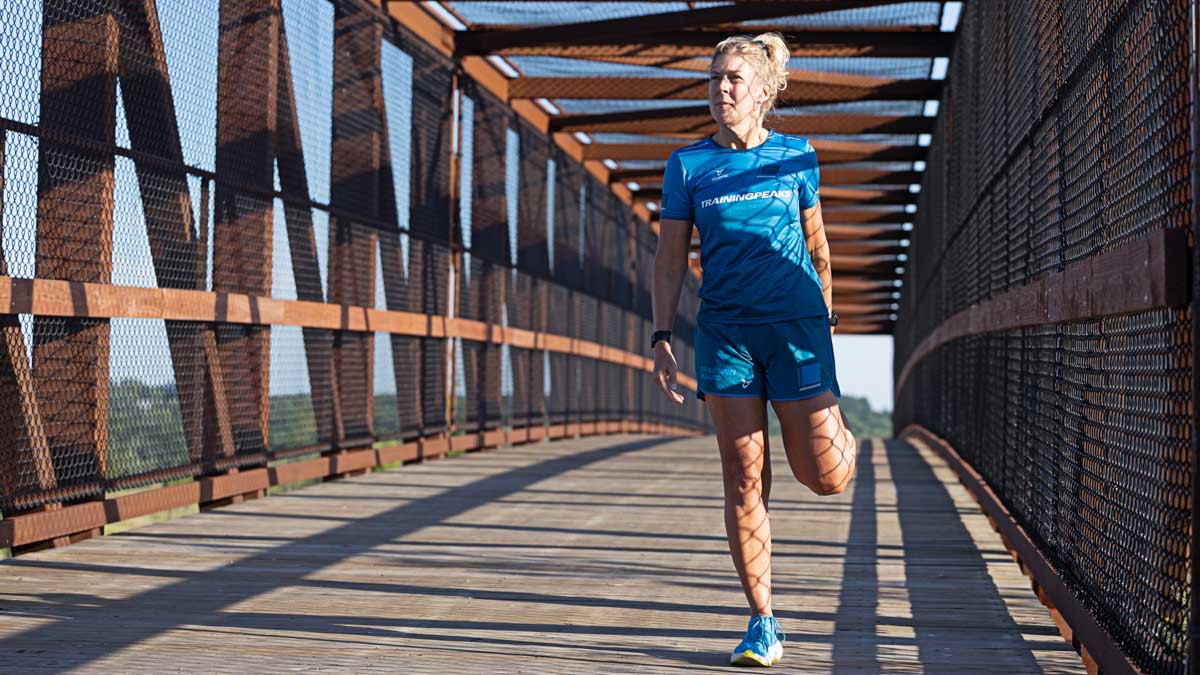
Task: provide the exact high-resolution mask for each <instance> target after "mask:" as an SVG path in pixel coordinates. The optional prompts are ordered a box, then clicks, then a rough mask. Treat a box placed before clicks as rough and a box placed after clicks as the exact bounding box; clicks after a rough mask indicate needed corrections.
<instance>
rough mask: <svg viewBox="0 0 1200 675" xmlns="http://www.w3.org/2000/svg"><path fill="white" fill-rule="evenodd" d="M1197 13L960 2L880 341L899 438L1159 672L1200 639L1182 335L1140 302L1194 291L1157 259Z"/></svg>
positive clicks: (1175, 319) (1183, 325) (1189, 372)
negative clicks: (888, 338)
mask: <svg viewBox="0 0 1200 675" xmlns="http://www.w3.org/2000/svg"><path fill="white" fill-rule="evenodd" d="M1190 4H1191V3H1190V2H1189V1H1188V0H1106V1H1104V2H1097V1H1095V0H1087V1H1086V2H1041V1H1039V0H1005V1H1002V2H1001V1H997V2H990V1H989V2H972V3H966V5H965V9H964V16H963V20H962V23H961V26H960V29H959V37H958V44H957V46H956V49H955V51H954V54H953V57H952V58H951V61H950V66H949V73H948V77H947V86H946V90H945V93H944V95H943V98H942V101H941V107H942V110H941V115H940V117H939V119H938V124H937V128H936V131H935V133H934V134H933V139H932V141H933V142H932V145H931V147H930V150H929V158H928V166H927V169H926V171H925V177H924V181H923V184H922V188H923V189H922V192H921V200H920V205H919V212H918V213H919V215H918V216H917V218H916V219H915V224H914V225H915V226H914V229H913V233H912V250H911V255H910V259H909V261H908V264H907V270H906V274H905V278H904V287H903V300H902V301H901V309H900V312H899V315H900V316H899V321H898V322H897V328H896V364H897V366H896V374H897V387H898V390H897V402H896V412H895V422H896V424H897V428H903V427H904V426H905V425H907V424H911V423H917V424H920V425H923V426H924V427H926V428H928V429H930V430H932V431H933V432H935V433H936V434H938V435H940V436H941V437H943V438H945V439H946V440H947V441H948V442H949V443H950V444H951V445H952V446H954V447H955V448H956V449H957V450H958V452H959V453H960V454H961V455H962V456H963V457H964V458H965V459H966V460H967V461H969V462H970V463H971V464H972V465H973V466H974V467H975V468H976V469H977V470H978V471H979V472H980V474H982V475H983V477H984V478H985V479H986V480H987V482H988V484H989V485H990V486H991V488H992V489H993V490H994V491H995V493H996V494H997V495H998V496H999V497H1000V499H1001V500H1002V501H1003V502H1004V503H1005V505H1006V506H1007V508H1008V509H1009V511H1011V512H1012V513H1013V515H1014V516H1015V517H1016V518H1017V519H1018V520H1019V522H1020V523H1021V525H1022V526H1023V527H1024V528H1025V529H1026V531H1027V532H1028V534H1029V535H1030V537H1031V538H1032V539H1033V540H1034V541H1035V543H1036V544H1037V545H1038V546H1039V548H1040V549H1041V551H1042V553H1043V554H1044V555H1045V556H1046V557H1047V559H1048V560H1050V561H1051V563H1052V565H1053V566H1054V567H1055V570H1056V572H1057V573H1058V574H1059V575H1060V576H1061V577H1062V578H1063V579H1064V580H1065V581H1066V582H1067V584H1068V586H1069V587H1070V588H1071V590H1072V592H1073V593H1074V594H1075V595H1076V597H1077V598H1078V599H1079V600H1080V602H1081V603H1082V605H1083V606H1084V607H1085V608H1086V609H1087V610H1088V611H1090V612H1092V613H1093V614H1094V616H1095V617H1096V619H1097V621H1098V623H1099V624H1100V625H1101V626H1102V627H1103V628H1104V629H1105V630H1107V631H1108V633H1109V635H1110V636H1111V638H1112V640H1113V641H1115V642H1116V643H1117V644H1118V645H1119V646H1120V649H1121V650H1122V651H1123V652H1124V653H1125V654H1126V655H1128V656H1129V658H1130V659H1131V660H1132V661H1133V662H1134V663H1136V664H1137V665H1138V666H1139V667H1141V668H1143V669H1144V670H1145V671H1146V672H1163V673H1181V672H1184V671H1185V669H1186V667H1187V660H1188V646H1189V630H1195V629H1194V628H1189V611H1190V608H1191V605H1192V600H1191V596H1192V589H1191V584H1190V581H1189V580H1190V576H1191V560H1190V554H1189V547H1190V537H1191V529H1192V527H1193V520H1192V508H1193V505H1192V493H1193V486H1192V464H1193V462H1194V455H1193V442H1194V439H1193V438H1192V433H1193V415H1194V409H1193V401H1194V398H1193V397H1194V391H1193V369H1194V364H1193V354H1194V348H1195V347H1194V344H1193V343H1192V316H1191V312H1190V311H1189V310H1188V309H1187V308H1186V306H1185V303H1186V298H1185V300H1184V302H1178V301H1177V300H1176V301H1173V302H1164V301H1162V300H1161V299H1159V298H1157V296H1156V295H1155V293H1152V292H1151V291H1153V290H1154V287H1153V285H1154V284H1158V285H1159V286H1162V285H1163V284H1166V285H1167V286H1171V285H1176V286H1178V285H1186V283H1187V277H1188V270H1187V269H1186V264H1185V265H1182V266H1180V265H1176V266H1170V265H1166V264H1165V263H1163V262H1162V261H1163V260H1164V259H1165V258H1164V257H1163V256H1161V255H1159V254H1156V253H1154V251H1155V250H1156V249H1155V246H1162V242H1164V241H1165V242H1175V243H1176V245H1178V246H1181V247H1182V246H1185V245H1190V237H1189V236H1187V235H1186V234H1184V233H1186V232H1187V231H1188V228H1190V227H1191V225H1192V213H1193V204H1192V198H1193V196H1192V194H1191V185H1190V181H1191V174H1190V168H1189V162H1190V161H1191V156H1192V153H1193V152H1194V151H1195V150H1194V148H1192V147H1191V140H1190V134H1191V126H1192V122H1191V115H1192V110H1191V106H1192V101H1191V92H1190V86H1191V81H1190V80H1191V77H1192V76H1193V75H1194V74H1193V75H1189V73H1191V72H1192V71H1191V69H1190V60H1191V59H1192V58H1193V53H1192V52H1193V48H1194V45H1193V43H1192V34H1191V32H1190V30H1189V25H1190V22H1191V16H1190V12H1191V7H1190ZM1170 235H1178V236H1175V237H1171V236H1170ZM1168 248H1169V246H1168ZM1167 254H1169V251H1168V252H1167ZM1167 254H1164V255H1167ZM1114 279H1116V280H1117V281H1116V282H1115V283H1114V282H1113V280H1114ZM1147 279H1153V280H1154V281H1153V282H1147V281H1145V280H1147ZM1143 283H1146V288H1147V291H1146V292H1145V293H1144V294H1143V293H1138V294H1135V293H1133V292H1131V289H1134V288H1140V284H1143ZM1135 296H1136V297H1135ZM1105 307H1108V308H1113V307H1115V308H1117V311H1110V310H1108V309H1104V308H1105ZM1055 317H1069V320H1065V321H1064V320H1058V319H1056V318H1055ZM963 326H969V327H968V328H965V329H964V328H962V327H963ZM951 333H952V334H953V335H955V336H957V337H954V338H953V339H949V338H943V337H941V336H944V335H948V334H951Z"/></svg>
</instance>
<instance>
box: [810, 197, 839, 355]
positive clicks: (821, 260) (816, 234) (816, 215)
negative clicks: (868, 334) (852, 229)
mask: <svg viewBox="0 0 1200 675" xmlns="http://www.w3.org/2000/svg"><path fill="white" fill-rule="evenodd" d="M803 217H804V242H805V244H806V245H807V246H808V256H809V257H810V258H812V263H813V268H814V269H816V271H817V276H818V277H819V278H820V279H821V295H823V296H825V309H826V312H827V313H829V314H832V313H833V269H832V268H831V267H830V265H829V240H828V239H826V238H825V221H824V219H823V218H822V217H821V202H819V201H818V202H817V203H816V204H815V205H814V206H813V207H812V208H811V209H804V214H803ZM830 332H831V333H832V332H833V328H832V327H830Z"/></svg>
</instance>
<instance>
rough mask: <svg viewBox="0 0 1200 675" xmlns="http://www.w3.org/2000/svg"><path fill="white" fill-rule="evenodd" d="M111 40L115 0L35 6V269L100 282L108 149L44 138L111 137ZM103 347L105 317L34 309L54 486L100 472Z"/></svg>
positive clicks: (36, 368)
mask: <svg viewBox="0 0 1200 675" xmlns="http://www.w3.org/2000/svg"><path fill="white" fill-rule="evenodd" d="M117 40H118V35H117V19H116V12H115V0H80V1H79V2H74V3H69V4H67V3H46V4H45V7H44V8H43V10H42V76H41V114H40V120H41V121H40V130H41V132H42V137H41V142H40V144H39V146H38V187H37V219H38V220H37V263H36V276H37V277H39V278H42V279H64V280H69V281H82V282H93V283H101V284H107V283H108V282H109V280H110V279H111V277H112V241H113V168H114V159H113V155H112V153H105V152H103V151H100V152H84V151H80V150H77V149H70V148H68V147H64V146H61V145H57V144H55V143H54V141H53V140H52V139H53V138H55V137H59V136H65V137H69V138H72V139H76V140H79V141H84V142H90V143H95V144H97V145H98V146H101V147H106V146H112V145H113V144H114V142H115V140H116V139H115V131H116V129H115V127H116V93H117V92H116V84H117V83H116V75H117ZM85 110H86V111H87V113H86V114H81V111H85ZM108 357H109V322H108V320H107V319H78V318H63V317H45V316H39V317H37V318H35V319H34V345H33V376H34V389H35V392H36V395H37V399H38V402H39V404H40V406H41V413H42V422H43V425H44V428H45V432H46V439H47V443H48V447H49V451H50V456H51V459H52V460H53V462H54V469H55V472H56V474H57V476H58V483H59V485H60V486H62V485H63V484H64V483H65V484H67V485H71V486H78V487H81V488H82V487H84V486H93V487H97V486H98V485H99V482H100V481H101V480H103V478H104V476H105V473H106V464H107V462H106V455H107V445H108Z"/></svg>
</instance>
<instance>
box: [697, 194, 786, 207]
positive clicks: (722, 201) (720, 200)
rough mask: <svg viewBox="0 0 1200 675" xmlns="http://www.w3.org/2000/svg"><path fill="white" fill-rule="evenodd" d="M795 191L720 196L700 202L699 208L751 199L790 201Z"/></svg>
mask: <svg viewBox="0 0 1200 675" xmlns="http://www.w3.org/2000/svg"><path fill="white" fill-rule="evenodd" d="M795 192H796V191H795V190H762V191H760V192H745V193H742V194H731V195H721V196H720V197H713V198H711V199H705V200H703V201H701V202H700V208H702V209H707V208H708V207H710V206H713V205H714V204H729V203H732V202H745V201H750V200H752V199H787V200H791V198H792V195H793V194H795Z"/></svg>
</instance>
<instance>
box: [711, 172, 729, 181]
mask: <svg viewBox="0 0 1200 675" xmlns="http://www.w3.org/2000/svg"><path fill="white" fill-rule="evenodd" d="M716 172H717V174H716V175H715V176H713V182H714V183H715V182H716V181H719V180H724V179H726V178H729V176H727V175H725V169H717V170H716Z"/></svg>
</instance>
